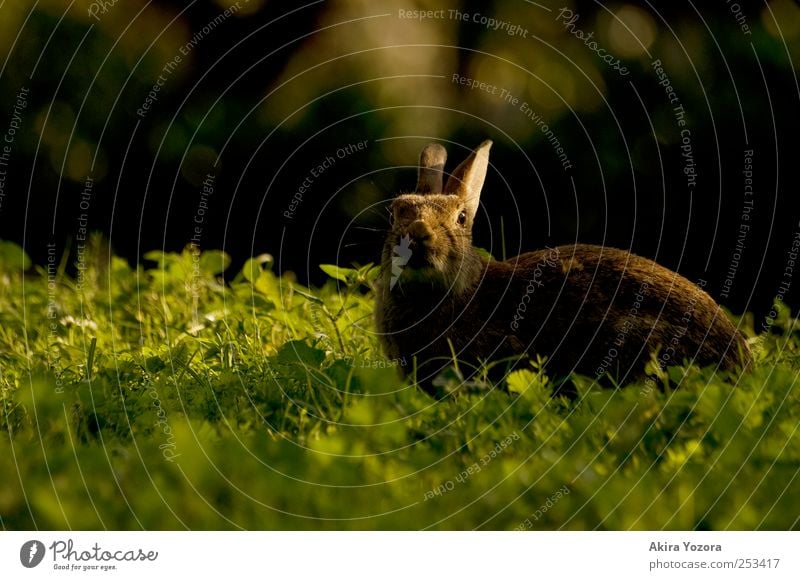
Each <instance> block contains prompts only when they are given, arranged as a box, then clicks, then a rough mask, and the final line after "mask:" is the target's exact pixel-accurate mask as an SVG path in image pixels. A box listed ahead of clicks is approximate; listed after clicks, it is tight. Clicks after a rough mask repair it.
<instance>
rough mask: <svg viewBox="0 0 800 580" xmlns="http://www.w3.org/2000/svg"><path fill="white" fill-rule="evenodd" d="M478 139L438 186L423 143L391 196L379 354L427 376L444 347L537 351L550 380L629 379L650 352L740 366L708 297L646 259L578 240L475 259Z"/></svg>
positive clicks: (481, 165) (673, 360)
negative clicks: (414, 173)
mask: <svg viewBox="0 0 800 580" xmlns="http://www.w3.org/2000/svg"><path fill="white" fill-rule="evenodd" d="M490 146H491V141H486V142H484V143H482V144H481V145H480V146H479V147H478V148H477V149H476V150H475V151H474V152H472V153H471V154H470V156H469V157H468V158H467V159H466V160H465V161H464V162H463V163H462V164H461V165H459V166H458V168H457V169H455V171H454V172H453V174H452V175H451V176H450V177H449V178H448V180H447V183H446V185H444V187H443V186H442V181H443V171H444V163H445V159H446V152H445V150H444V148H443V147H441V146H440V145H436V144H431V145H428V146H427V147H425V149H423V151H422V155H421V156H420V169H419V180H418V183H417V188H416V192H415V193H412V194H402V195H398V196H397V197H396V198H395V199H394V201H393V203H392V207H391V210H392V216H393V224H392V229H391V232H390V234H389V236H388V237H387V239H386V244H385V246H384V248H383V256H382V262H381V264H382V270H381V274H380V277H379V281H378V285H377V301H376V322H377V328H378V332H379V334H380V337H381V341H382V343H383V347H384V350H385V352H386V355H387V356H388V357H389V358H392V359H400V358H402V357H407V359H408V360H411V359H412V358H413V357H416V358H417V363H418V365H421V366H419V368H418V373H417V377H418V380H419V382H420V383H421V384H425V383H426V382H427V383H428V385H429V384H430V379H431V378H432V377H433V375H435V374H436V373H438V371H439V370H441V369H443V368H444V367H446V366H448V365H450V364H452V357H453V355H455V356H456V358H457V359H458V360H459V361H463V362H465V363H469V364H472V365H478V364H479V363H481V362H486V361H495V360H499V359H503V358H509V357H519V356H521V355H542V356H546V357H547V363H546V367H545V368H546V370H547V373H548V375H550V376H551V377H566V376H567V375H569V374H570V373H571V372H573V371H574V372H578V373H580V374H583V375H587V376H590V377H594V378H598V379H599V378H601V377H604V378H608V377H609V376H610V377H612V378H613V380H614V382H626V381H629V380H631V379H635V378H641V377H642V376H643V373H644V368H645V364H646V363H647V362H648V361H649V360H651V358H652V356H656V357H657V359H658V361H659V362H660V364H661V366H668V365H677V364H682V363H683V362H684V361H685V360H688V361H693V362H695V363H698V364H700V365H715V366H716V365H719V367H720V368H722V369H733V368H736V367H744V366H746V365H747V364H748V363H749V361H750V353H749V349H748V346H747V343H746V342H745V340H744V338H743V337H742V335H741V334H740V333H739V332H738V331H737V329H736V328H735V327H734V325H733V324H732V323H731V321H730V320H729V319H728V318H727V316H726V315H725V313H724V312H723V311H722V310H721V309H720V307H719V306H718V305H717V303H716V302H714V300H713V299H712V298H711V297H710V296H709V295H708V294H706V293H705V292H704V291H703V290H701V289H700V288H699V287H698V286H697V285H695V284H693V283H692V282H690V281H689V280H687V279H686V278H684V277H682V276H680V275H679V274H677V273H675V272H672V271H670V270H668V269H666V268H664V267H662V266H659V265H658V264H656V263H655V262H653V261H651V260H648V259H646V258H642V257H639V256H636V255H633V254H631V253H629V252H626V251H622V250H617V249H614V248H607V247H599V246H590V245H582V244H579V245H574V246H560V247H556V248H547V249H545V250H538V251H535V252H529V253H525V254H522V255H520V256H517V257H515V258H511V259H510V260H505V261H502V262H501V261H494V260H491V261H490V260H487V259H485V258H483V257H482V256H480V255H479V254H478V253H477V252H476V250H475V248H474V247H473V246H472V224H473V220H474V218H475V214H476V211H477V209H478V203H479V199H480V192H481V188H482V187H483V181H484V178H485V176H486V171H487V167H488V157H489V148H490ZM426 361H427V362H426ZM411 368H412V367H411V366H408V367H404V368H403V371H404V372H406V373H408V372H410V370H411Z"/></svg>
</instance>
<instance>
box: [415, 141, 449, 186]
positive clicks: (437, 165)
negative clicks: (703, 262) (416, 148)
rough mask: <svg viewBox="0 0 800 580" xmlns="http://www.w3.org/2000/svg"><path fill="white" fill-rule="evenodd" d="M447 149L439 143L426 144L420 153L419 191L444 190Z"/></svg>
mask: <svg viewBox="0 0 800 580" xmlns="http://www.w3.org/2000/svg"><path fill="white" fill-rule="evenodd" d="M445 161H447V151H446V150H445V148H444V147H442V146H441V145H439V144H438V143H430V144H429V145H426V146H425V148H424V149H423V150H422V153H420V155H419V177H418V178H417V191H416V192H417V193H439V192H441V191H442V174H443V173H444V162H445Z"/></svg>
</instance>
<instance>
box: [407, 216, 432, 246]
mask: <svg viewBox="0 0 800 580" xmlns="http://www.w3.org/2000/svg"><path fill="white" fill-rule="evenodd" d="M432 234H433V232H431V229H430V228H429V227H428V225H427V224H426V223H425V222H423V221H422V220H417V221H415V222H412V224H411V225H410V226H408V235H409V236H411V237H412V238H413V239H414V240H416V241H418V242H424V241H427V240H429V239H430V238H431V235H432Z"/></svg>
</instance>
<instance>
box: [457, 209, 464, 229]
mask: <svg viewBox="0 0 800 580" xmlns="http://www.w3.org/2000/svg"><path fill="white" fill-rule="evenodd" d="M456 221H458V225H460V226H463V225H464V224H465V223H467V210H465V209H462V210H461V211H460V212H458V220H456Z"/></svg>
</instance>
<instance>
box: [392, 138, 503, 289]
mask: <svg viewBox="0 0 800 580" xmlns="http://www.w3.org/2000/svg"><path fill="white" fill-rule="evenodd" d="M491 145H492V142H491V141H484V142H483V143H481V145H480V146H479V147H478V148H477V149H475V151H473V152H472V153H471V154H470V155H469V157H467V159H466V160H464V162H463V163H461V165H459V166H458V167H457V168H456V169H455V170H454V171H453V173H452V174H451V175H450V176H449V177H448V179H447V183H446V184H444V186H443V185H442V183H443V177H444V164H445V160H446V159H447V152H446V151H445V149H444V147H442V146H441V145H438V144H435V143H432V144H430V145H427V146H426V147H425V148H424V149H423V150H422V154H421V155H420V162H419V177H418V180H417V187H416V190H415V192H414V193H407V194H401V195H398V196H397V197H396V198H395V199H394V201H393V202H392V204H391V214H392V229H391V232H390V234H389V236H388V238H387V239H386V244H385V246H384V249H383V264H384V267H385V272H384V275H385V276H386V277H388V278H390V288H393V287H394V286H395V285H397V284H399V285H403V284H413V283H415V282H422V283H424V284H425V285H426V286H428V287H430V286H431V284H433V285H436V284H439V285H442V286H443V287H445V288H448V289H450V290H451V291H453V292H455V293H457V294H458V293H460V292H463V291H464V290H465V289H466V288H468V287H469V286H471V285H472V284H474V283H476V282H477V280H478V279H479V277H480V270H481V260H480V258H479V256H478V254H477V253H476V252H475V250H474V248H473V247H472V222H473V220H474V219H475V214H476V212H477V210H478V204H479V201H480V194H481V188H482V187H483V181H484V179H485V177H486V170H487V168H488V164H489V148H490V147H491ZM389 270H390V271H389Z"/></svg>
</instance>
